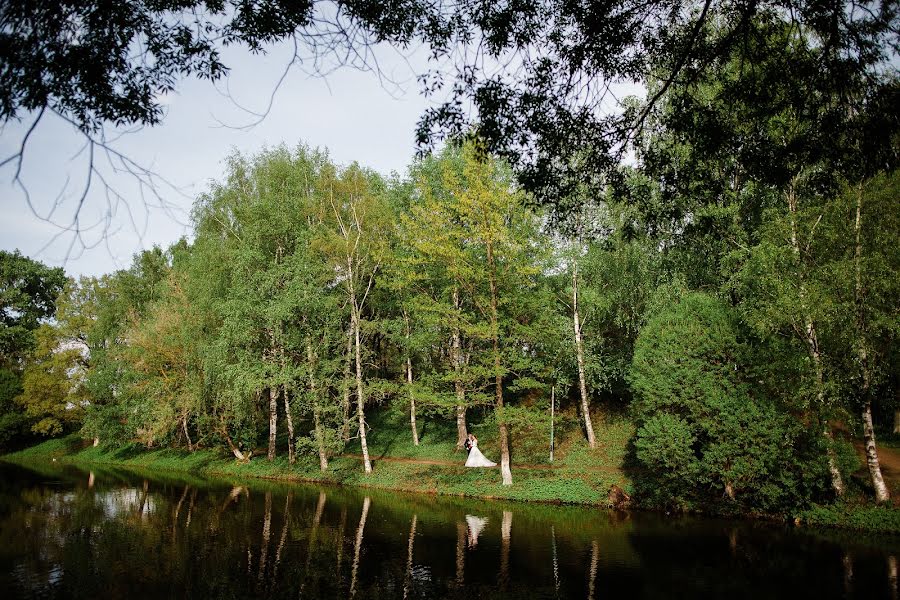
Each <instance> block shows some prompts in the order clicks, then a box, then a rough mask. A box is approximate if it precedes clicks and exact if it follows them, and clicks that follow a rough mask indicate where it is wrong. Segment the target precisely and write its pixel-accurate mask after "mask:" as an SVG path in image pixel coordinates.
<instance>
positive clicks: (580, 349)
mask: <svg viewBox="0 0 900 600" xmlns="http://www.w3.org/2000/svg"><path fill="white" fill-rule="evenodd" d="M572 323H573V329H574V331H575V354H576V357H577V360H578V390H579V392H580V393H581V414H582V415H583V416H584V431H585V434H586V435H587V440H588V446H590V447H591V448H592V449H593V448H596V447H597V440H596V438H595V437H594V424H593V423H591V408H590V404H589V403H588V394H587V383H586V377H585V368H584V340H583V339H582V337H581V316H580V315H579V313H578V261H577V260H573V261H572Z"/></svg>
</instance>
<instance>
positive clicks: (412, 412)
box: [403, 311, 419, 446]
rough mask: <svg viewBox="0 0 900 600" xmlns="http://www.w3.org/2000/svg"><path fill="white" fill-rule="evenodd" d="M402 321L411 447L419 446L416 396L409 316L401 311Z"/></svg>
mask: <svg viewBox="0 0 900 600" xmlns="http://www.w3.org/2000/svg"><path fill="white" fill-rule="evenodd" d="M403 320H404V321H405V322H406V383H407V386H408V389H409V426H410V427H411V428H412V438H413V446H418V445H419V431H418V429H417V428H416V396H415V394H414V393H413V368H412V356H411V353H410V349H409V343H410V342H409V338H410V336H411V332H410V329H409V315H407V314H406V311H403Z"/></svg>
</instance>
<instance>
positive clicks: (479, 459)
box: [466, 433, 497, 467]
mask: <svg viewBox="0 0 900 600" xmlns="http://www.w3.org/2000/svg"><path fill="white" fill-rule="evenodd" d="M469 447H470V450H469V458H468V459H466V466H467V467H496V466H497V463H495V462H491V461H489V460H488V459H486V458H485V457H484V454H482V453H481V450H479V449H478V438H477V437H475V436H474V435H473V434H471V433H470V434H469Z"/></svg>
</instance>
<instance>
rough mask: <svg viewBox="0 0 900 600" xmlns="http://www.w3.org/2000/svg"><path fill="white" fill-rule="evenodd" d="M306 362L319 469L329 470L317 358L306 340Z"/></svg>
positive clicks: (309, 342)
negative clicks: (320, 401)
mask: <svg viewBox="0 0 900 600" xmlns="http://www.w3.org/2000/svg"><path fill="white" fill-rule="evenodd" d="M306 360H307V363H308V364H309V389H310V391H311V393H312V396H313V426H314V427H315V430H314V431H315V436H316V448H317V449H318V451H319V469H321V470H322V471H323V472H324V471H327V470H328V455H327V453H326V452H325V431H324V430H323V428H322V407H321V405H320V403H319V390H318V387H317V386H316V372H315V368H316V358H315V354H313V349H312V342H311V341H310V340H309V338H307V339H306Z"/></svg>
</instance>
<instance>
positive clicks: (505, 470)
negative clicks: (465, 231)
mask: <svg viewBox="0 0 900 600" xmlns="http://www.w3.org/2000/svg"><path fill="white" fill-rule="evenodd" d="M487 259H488V269H489V276H490V284H491V343H492V346H493V352H494V391H495V397H494V403H495V405H496V409H497V410H498V411H500V413H501V418H500V419H499V429H500V474H501V476H502V479H503V485H512V470H511V468H510V457H509V429H508V427H507V425H506V419H505V418H503V417H502V413H503V370H502V365H501V362H500V323H499V315H498V308H497V305H498V291H497V270H496V265H495V264H494V253H493V247H492V245H491V244H490V243H488V244H487Z"/></svg>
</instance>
